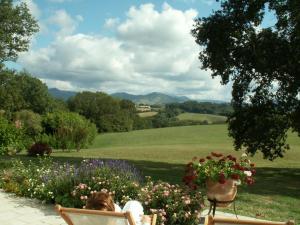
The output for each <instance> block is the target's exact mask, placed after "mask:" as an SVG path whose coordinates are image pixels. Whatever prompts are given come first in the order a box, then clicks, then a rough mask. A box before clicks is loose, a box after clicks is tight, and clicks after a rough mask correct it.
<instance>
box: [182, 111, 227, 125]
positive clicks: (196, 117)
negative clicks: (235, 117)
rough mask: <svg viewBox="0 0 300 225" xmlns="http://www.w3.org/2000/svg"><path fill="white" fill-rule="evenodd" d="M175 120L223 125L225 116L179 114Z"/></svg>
mask: <svg viewBox="0 0 300 225" xmlns="http://www.w3.org/2000/svg"><path fill="white" fill-rule="evenodd" d="M177 118H178V119H179V120H194V121H207V122H208V124H212V123H225V122H226V119H227V118H226V117H225V116H218V115H212V114H200V113H181V114H180V115H178V116H177Z"/></svg>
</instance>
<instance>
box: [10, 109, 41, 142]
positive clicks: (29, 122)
mask: <svg viewBox="0 0 300 225" xmlns="http://www.w3.org/2000/svg"><path fill="white" fill-rule="evenodd" d="M14 121H15V124H18V126H19V127H20V128H21V129H23V132H24V134H25V135H27V136H28V137H29V138H31V139H32V140H33V141H37V139H38V137H39V136H40V134H41V133H42V131H43V127H42V118H41V116H40V115H39V114H37V113H34V112H32V111H30V110H21V111H19V112H16V113H15V115H14Z"/></svg>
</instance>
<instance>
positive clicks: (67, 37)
mask: <svg viewBox="0 0 300 225" xmlns="http://www.w3.org/2000/svg"><path fill="white" fill-rule="evenodd" d="M19 1H23V2H25V3H26V4H27V5H28V7H29V9H30V11H31V13H32V15H33V16H34V17H35V18H36V19H37V21H38V24H39V26H40V31H39V32H38V33H37V34H35V35H34V36H33V38H32V41H31V45H30V49H29V51H28V52H24V53H21V54H20V55H19V58H18V60H17V62H16V63H9V64H8V66H9V67H12V68H17V69H25V70H27V71H28V72H30V73H31V74H32V75H33V76H35V77H37V78H39V79H41V80H42V81H43V82H44V83H46V84H47V86H48V87H49V88H53V87H56V88H58V89H61V90H71V91H83V90H88V91H103V92H106V93H109V94H111V93H115V92H127V93H130V94H147V93H151V92H162V93H165V94H169V95H176V96H186V97H189V98H191V99H195V100H202V99H206V100H223V101H230V98H231V86H230V85H227V86H223V85H221V84H220V79H219V78H214V79H212V77H211V72H210V71H204V70H201V63H200V61H199V60H198V54H199V51H200V47H199V46H198V45H197V44H196V43H195V40H194V38H193V37H192V36H191V34H190V31H191V29H192V28H193V24H194V19H195V18H197V17H204V16H208V15H209V14H210V13H211V12H212V11H213V10H216V9H218V7H219V3H217V2H216V1H214V0H169V1H160V0H148V1H145V0H140V1H137V0H136V1H134V0H110V1H107V0H19Z"/></svg>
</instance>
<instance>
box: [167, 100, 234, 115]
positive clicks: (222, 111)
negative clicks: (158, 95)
mask: <svg viewBox="0 0 300 225" xmlns="http://www.w3.org/2000/svg"><path fill="white" fill-rule="evenodd" d="M166 108H170V109H173V110H177V111H179V112H190V113H204V114H214V115H223V116H227V115H229V114H230V113H232V107H231V105H230V104H229V103H211V102H196V101H186V102H183V103H172V104H168V105H166Z"/></svg>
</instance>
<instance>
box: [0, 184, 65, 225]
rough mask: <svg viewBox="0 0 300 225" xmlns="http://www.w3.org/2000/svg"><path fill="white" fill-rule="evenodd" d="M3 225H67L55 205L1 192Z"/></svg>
mask: <svg viewBox="0 0 300 225" xmlns="http://www.w3.org/2000/svg"><path fill="white" fill-rule="evenodd" d="M0 224H1V225H27V224H30V225H66V223H65V222H64V221H63V219H62V218H61V217H60V216H59V215H58V214H57V213H56V212H55V210H54V206H53V205H47V204H41V202H40V201H38V200H35V199H29V198H20V197H17V196H15V195H14V194H8V193H5V192H4V191H3V190H0Z"/></svg>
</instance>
